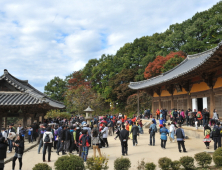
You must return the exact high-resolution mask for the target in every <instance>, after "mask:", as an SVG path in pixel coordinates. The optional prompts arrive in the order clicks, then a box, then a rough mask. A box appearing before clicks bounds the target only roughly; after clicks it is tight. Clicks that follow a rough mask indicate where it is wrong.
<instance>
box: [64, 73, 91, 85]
mask: <svg viewBox="0 0 222 170" xmlns="http://www.w3.org/2000/svg"><path fill="white" fill-rule="evenodd" d="M80 86H85V87H90V82H88V81H86V80H85V78H84V76H83V74H82V72H81V71H75V72H74V73H73V74H72V78H70V79H69V80H68V88H69V89H77V88H78V87H80Z"/></svg>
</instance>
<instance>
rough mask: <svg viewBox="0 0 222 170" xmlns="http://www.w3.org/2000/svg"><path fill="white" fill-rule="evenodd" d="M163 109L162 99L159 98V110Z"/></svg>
mask: <svg viewBox="0 0 222 170" xmlns="http://www.w3.org/2000/svg"><path fill="white" fill-rule="evenodd" d="M161 108H162V106H161V97H159V108H158V109H159V110H160V109H161Z"/></svg>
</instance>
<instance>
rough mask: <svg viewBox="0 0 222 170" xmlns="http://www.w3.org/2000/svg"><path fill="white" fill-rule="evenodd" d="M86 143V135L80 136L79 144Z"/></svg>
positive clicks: (84, 144) (83, 144)
mask: <svg viewBox="0 0 222 170" xmlns="http://www.w3.org/2000/svg"><path fill="white" fill-rule="evenodd" d="M86 143H87V135H83V136H82V138H81V144H82V146H86Z"/></svg>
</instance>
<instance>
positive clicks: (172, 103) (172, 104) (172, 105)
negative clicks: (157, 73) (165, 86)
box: [170, 94, 174, 109]
mask: <svg viewBox="0 0 222 170" xmlns="http://www.w3.org/2000/svg"><path fill="white" fill-rule="evenodd" d="M170 102H171V108H170V109H173V108H174V102H173V94H172V95H171V98H170Z"/></svg>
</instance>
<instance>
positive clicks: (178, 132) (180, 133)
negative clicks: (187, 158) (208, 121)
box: [176, 124, 187, 152]
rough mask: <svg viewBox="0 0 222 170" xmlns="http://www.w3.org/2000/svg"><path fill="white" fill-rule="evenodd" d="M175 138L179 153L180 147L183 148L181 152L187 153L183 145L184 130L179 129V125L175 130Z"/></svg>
mask: <svg viewBox="0 0 222 170" xmlns="http://www.w3.org/2000/svg"><path fill="white" fill-rule="evenodd" d="M176 137H177V144H178V149H179V152H181V146H182V148H183V152H187V151H186V148H185V145H184V140H185V133H184V130H183V129H182V128H181V124H179V125H178V129H177V130H176Z"/></svg>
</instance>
